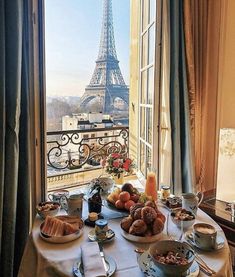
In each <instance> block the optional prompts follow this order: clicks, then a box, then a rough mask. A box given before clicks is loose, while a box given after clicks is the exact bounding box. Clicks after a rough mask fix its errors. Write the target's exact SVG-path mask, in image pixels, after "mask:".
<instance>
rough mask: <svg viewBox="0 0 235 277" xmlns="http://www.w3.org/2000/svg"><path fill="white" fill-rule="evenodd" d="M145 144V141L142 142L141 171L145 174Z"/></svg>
mask: <svg viewBox="0 0 235 277" xmlns="http://www.w3.org/2000/svg"><path fill="white" fill-rule="evenodd" d="M144 148H145V145H144V143H143V142H140V171H141V172H142V174H143V175H145V155H144Z"/></svg>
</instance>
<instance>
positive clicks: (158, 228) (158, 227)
mask: <svg viewBox="0 0 235 277" xmlns="http://www.w3.org/2000/svg"><path fill="white" fill-rule="evenodd" d="M163 229H164V223H163V222H162V220H161V219H160V218H158V217H157V218H156V219H155V220H154V222H153V225H152V232H153V235H157V234H160V233H161V232H162V231H163Z"/></svg>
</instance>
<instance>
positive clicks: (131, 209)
mask: <svg viewBox="0 0 235 277" xmlns="http://www.w3.org/2000/svg"><path fill="white" fill-rule="evenodd" d="M143 207H144V204H143V203H136V204H135V205H133V206H132V207H131V208H130V215H131V217H132V218H134V214H135V211H136V209H138V208H143Z"/></svg>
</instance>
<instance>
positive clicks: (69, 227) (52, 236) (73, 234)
mask: <svg viewBox="0 0 235 277" xmlns="http://www.w3.org/2000/svg"><path fill="white" fill-rule="evenodd" d="M83 227H84V223H83V220H82V219H81V218H80V217H78V216H62V215H61V216H56V217H52V216H47V217H46V219H45V221H44V222H43V223H42V224H41V226H40V236H41V237H42V239H43V240H45V241H48V242H52V243H65V242H69V241H72V240H75V239H77V238H79V237H80V236H81V235H82V233H83Z"/></svg>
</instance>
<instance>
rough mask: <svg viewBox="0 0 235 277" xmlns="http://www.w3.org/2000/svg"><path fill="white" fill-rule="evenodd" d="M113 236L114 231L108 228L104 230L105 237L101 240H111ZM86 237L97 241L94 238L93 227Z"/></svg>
mask: <svg viewBox="0 0 235 277" xmlns="http://www.w3.org/2000/svg"><path fill="white" fill-rule="evenodd" d="M114 237H115V233H114V231H113V230H111V229H109V230H108V231H107V232H106V238H105V239H104V240H102V241H103V242H107V241H110V240H112V239H113V238H114ZM88 238H89V239H90V240H91V241H98V240H97V238H96V234H95V229H92V230H91V231H90V232H89V233H88Z"/></svg>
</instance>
